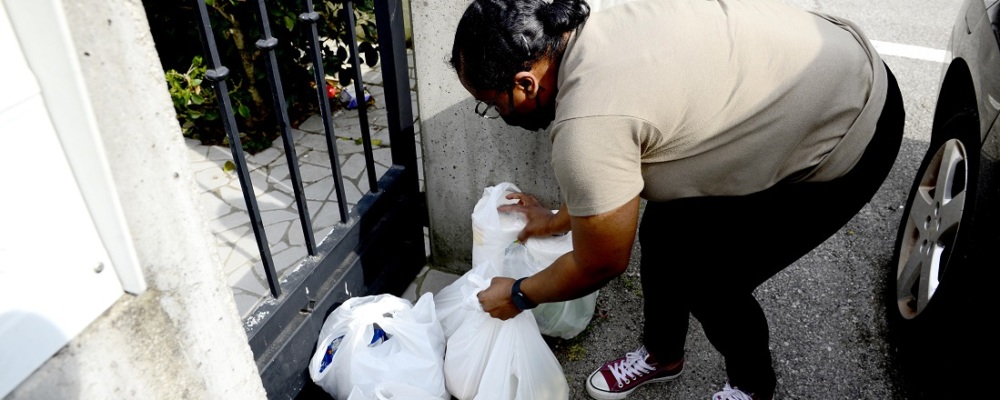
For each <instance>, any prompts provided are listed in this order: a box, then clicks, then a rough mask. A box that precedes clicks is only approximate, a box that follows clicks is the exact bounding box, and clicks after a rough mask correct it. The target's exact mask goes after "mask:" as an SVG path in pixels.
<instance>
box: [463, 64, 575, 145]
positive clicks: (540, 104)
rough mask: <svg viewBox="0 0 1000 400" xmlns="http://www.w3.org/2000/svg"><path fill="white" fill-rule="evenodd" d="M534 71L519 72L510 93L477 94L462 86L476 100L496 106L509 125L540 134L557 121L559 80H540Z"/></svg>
mask: <svg viewBox="0 0 1000 400" xmlns="http://www.w3.org/2000/svg"><path fill="white" fill-rule="evenodd" d="M535 72H536V71H535V69H534V68H533V69H532V70H531V71H523V72H519V73H518V74H517V75H516V76H515V82H514V87H513V88H512V89H510V90H508V91H499V90H493V89H487V90H476V89H475V88H473V87H471V86H470V85H468V84H467V83H466V81H465V79H461V81H462V85H463V86H465V89H466V90H468V91H469V94H471V95H472V97H474V98H475V99H476V100H479V101H481V102H483V103H486V104H487V105H491V106H495V107H496V108H497V111H499V113H500V118H502V119H503V121H504V122H505V123H507V125H511V126H518V127H521V128H524V129H527V130H532V131H539V130H543V129H545V128H547V127H548V126H549V125H550V124H551V123H552V121H553V120H555V117H556V107H555V104H556V103H555V91H554V90H551V89H550V88H554V87H555V84H554V83H555V79H551V78H550V77H547V76H546V75H541V77H539V76H538V75H536V74H535Z"/></svg>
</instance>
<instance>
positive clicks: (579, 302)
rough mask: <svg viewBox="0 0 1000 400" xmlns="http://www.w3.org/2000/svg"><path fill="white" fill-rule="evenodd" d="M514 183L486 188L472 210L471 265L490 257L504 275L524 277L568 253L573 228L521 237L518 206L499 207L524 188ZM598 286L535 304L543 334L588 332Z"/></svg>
mask: <svg viewBox="0 0 1000 400" xmlns="http://www.w3.org/2000/svg"><path fill="white" fill-rule="evenodd" d="M520 191H521V190H520V189H518V188H517V186H515V185H514V184H513V183H510V182H503V183H500V184H498V185H496V186H490V187H487V188H486V189H484V190H483V196H482V197H481V198H480V199H479V201H478V202H477V203H476V206H475V207H474V208H473V210H472V232H473V234H472V239H473V240H472V265H473V266H476V265H480V264H482V263H483V262H485V261H486V260H491V261H493V262H494V263H495V265H498V266H501V268H502V270H500V271H499V272H498V275H500V276H508V277H511V278H515V279H516V278H521V277H525V276H530V275H533V274H535V273H537V272H539V271H541V270H543V269H545V268H546V267H548V266H549V265H552V263H553V262H555V260H556V259H557V258H559V257H561V256H562V255H563V254H566V253H568V252H570V251H572V250H573V236H572V233H567V234H565V235H561V236H552V237H544V238H542V237H533V238H531V239H529V240H528V241H526V242H525V244H524V245H521V244H519V243H517V234H518V233H519V232H521V230H522V229H524V226H525V224H526V223H527V221H526V220H525V218H524V215H523V214H521V213H517V212H510V213H501V212H499V211H497V207H499V206H501V205H506V204H514V203H516V202H517V200H508V199H507V198H506V196H507V194H510V193H515V192H520ZM597 295H598V292H597V291H595V292H593V293H591V294H589V295H587V296H584V297H581V298H579V299H574V300H569V301H564V302H557V303H545V304H541V305H539V306H538V307H536V308H534V309H532V310H531V313H532V315H534V316H535V320H536V321H537V323H538V329H539V330H540V331H541V333H542V334H544V335H548V336H554V337H561V338H563V339H570V338H573V337H575V336H576V335H578V334H579V333H580V332H583V330H584V329H586V328H587V324H589V323H590V320H591V318H592V317H593V315H594V309H595V308H596V307H597Z"/></svg>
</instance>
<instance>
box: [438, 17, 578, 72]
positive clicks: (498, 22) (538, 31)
mask: <svg viewBox="0 0 1000 400" xmlns="http://www.w3.org/2000/svg"><path fill="white" fill-rule="evenodd" d="M589 16H590V6H589V5H588V4H587V2H586V1H584V0H551V2H550V1H546V0H473V1H472V3H471V4H470V5H469V7H468V8H467V9H466V10H465V14H463V15H462V19H461V20H460V21H459V22H458V29H457V30H456V32H455V44H454V45H453V46H452V48H451V65H452V67H454V68H455V71H456V72H458V74H459V76H460V77H461V78H462V79H463V80H464V81H465V82H466V84H468V85H470V86H472V87H473V88H475V89H477V90H488V89H493V90H500V91H506V90H509V89H510V88H512V87H513V85H514V84H513V81H512V79H511V78H512V77H513V76H514V75H515V74H517V73H518V72H521V71H529V70H531V66H532V65H533V64H534V63H535V62H536V61H538V60H539V59H541V58H543V57H547V56H550V55H552V54H557V53H560V52H562V51H563V50H564V49H565V47H564V46H565V43H564V41H563V37H564V35H565V34H566V32H569V31H572V30H574V29H576V28H577V27H579V26H580V25H581V24H583V23H584V22H586V21H587V17H589Z"/></svg>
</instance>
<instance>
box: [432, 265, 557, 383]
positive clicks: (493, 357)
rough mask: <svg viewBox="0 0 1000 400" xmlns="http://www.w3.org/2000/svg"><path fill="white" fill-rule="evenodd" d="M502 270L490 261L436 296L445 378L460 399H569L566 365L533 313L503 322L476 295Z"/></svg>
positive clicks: (475, 268) (522, 314)
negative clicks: (444, 338) (445, 343)
mask: <svg viewBox="0 0 1000 400" xmlns="http://www.w3.org/2000/svg"><path fill="white" fill-rule="evenodd" d="M497 272H499V268H497V266H496V265H495V264H493V263H492V262H491V261H485V262H484V263H483V264H480V265H478V266H476V267H473V269H472V270H471V271H469V272H467V273H466V274H465V275H462V276H461V277H460V278H459V279H457V280H456V281H455V282H453V283H452V284H451V285H448V286H447V287H445V288H443V289H441V290H440V291H439V292H438V294H437V295H436V296H435V297H434V300H435V303H436V304H437V310H438V318H439V319H440V321H441V326H442V328H443V329H444V333H445V337H446V338H447V350H446V351H445V357H444V377H445V384H446V386H447V388H448V391H449V392H450V393H451V394H452V395H453V396H454V397H456V398H458V399H459V400H473V399H475V400H514V399H517V400H533V399H539V400H550V399H567V398H569V385H568V384H567V382H566V377H565V375H564V374H563V371H562V366H560V365H559V361H558V360H557V359H556V357H555V355H553V354H552V350H551V349H549V347H548V344H546V343H545V340H544V339H543V338H542V336H541V334H540V332H539V331H538V325H537V324H536V323H535V319H534V317H533V316H532V315H531V314H530V313H520V314H518V315H517V316H516V317H514V318H511V319H508V320H506V321H501V320H499V319H496V318H493V317H491V316H490V315H489V314H488V313H486V312H485V311H483V309H482V307H481V306H480V305H479V299H478V297H477V296H476V295H477V294H478V293H479V292H480V291H482V290H483V289H486V288H487V287H489V284H490V279H492V278H493V277H494V276H496V275H497Z"/></svg>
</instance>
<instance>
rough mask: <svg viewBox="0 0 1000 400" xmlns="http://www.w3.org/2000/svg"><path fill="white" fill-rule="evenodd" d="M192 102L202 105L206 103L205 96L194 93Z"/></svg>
mask: <svg viewBox="0 0 1000 400" xmlns="http://www.w3.org/2000/svg"><path fill="white" fill-rule="evenodd" d="M191 102H192V103H194V104H197V105H202V104H205V98H204V97H201V96H199V95H197V94H192V95H191Z"/></svg>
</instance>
